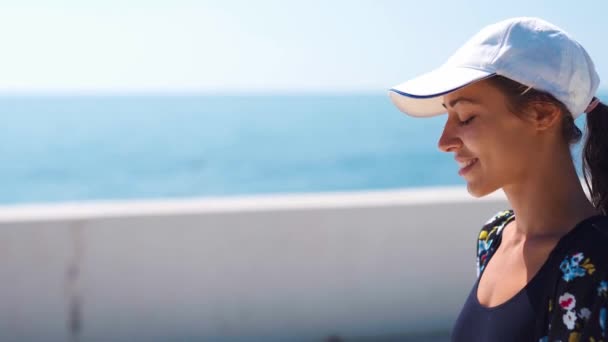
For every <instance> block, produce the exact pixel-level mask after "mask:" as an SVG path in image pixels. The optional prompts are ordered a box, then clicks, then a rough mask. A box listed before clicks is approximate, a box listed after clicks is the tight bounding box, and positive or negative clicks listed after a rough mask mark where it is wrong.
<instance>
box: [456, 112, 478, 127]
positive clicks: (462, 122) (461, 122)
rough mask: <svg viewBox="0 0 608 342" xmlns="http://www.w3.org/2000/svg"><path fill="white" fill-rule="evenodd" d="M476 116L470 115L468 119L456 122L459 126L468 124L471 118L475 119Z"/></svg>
mask: <svg viewBox="0 0 608 342" xmlns="http://www.w3.org/2000/svg"><path fill="white" fill-rule="evenodd" d="M476 117H477V116H476V115H473V116H471V117H470V118H468V119H466V120H464V121H459V122H458V124H459V125H460V126H467V125H469V124H470V123H471V122H472V121H473V119H475V118H476Z"/></svg>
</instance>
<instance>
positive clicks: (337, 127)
mask: <svg viewBox="0 0 608 342" xmlns="http://www.w3.org/2000/svg"><path fill="white" fill-rule="evenodd" d="M586 4H587V5H586V6H573V5H559V4H558V3H555V2H549V1H545V2H543V1H537V2H533V3H530V2H524V1H520V2H518V1H508V2H504V3H488V2H485V1H463V2H458V3H454V2H449V3H443V2H437V1H424V2H415V3H414V2H409V1H355V2H353V1H348V2H347V1H335V2H331V3H328V2H323V1H308V2H283V1H256V2H246V1H180V0H177V1H137V0H132V1H113V0H109V1H87V2H77V1H52V2H51V1H19V2H14V4H11V2H2V3H1V7H0V41H1V42H2V46H3V49H2V50H3V53H2V56H1V58H0V60H1V61H2V63H0V75H1V77H0V108H2V113H3V114H2V124H1V125H0V179H1V182H2V187H1V188H2V191H0V203H4V204H17V203H32V202H61V201H82V200H103V199H134V198H137V199H142V198H143V199H150V198H166V197H172V198H174V197H194V196H197V197H198V196H225V195H240V194H261V193H301V192H320V191H321V192H322V191H350V190H370V189H391V188H404V187H408V188H409V187H418V186H434V185H462V184H463V182H462V180H461V179H460V177H458V175H457V174H456V167H455V165H454V163H453V160H452V157H451V156H450V155H449V154H444V153H440V152H438V149H437V147H436V143H437V139H438V137H439V134H440V132H441V127H442V125H443V123H444V118H442V117H438V118H433V119H429V120H417V119H411V118H409V117H406V116H404V115H402V114H401V113H400V112H398V111H397V110H396V109H395V108H394V107H393V106H392V104H391V103H390V101H389V100H388V98H387V96H386V90H387V89H388V88H390V87H391V86H393V85H396V84H398V83H400V82H402V81H404V80H406V79H409V78H411V77H413V76H416V75H418V74H420V73H423V72H426V71H428V70H431V69H432V68H434V67H436V66H438V65H440V64H441V63H442V62H443V61H444V60H445V59H446V58H447V57H448V56H449V55H450V54H451V53H452V52H453V51H455V49H456V48H457V47H458V46H460V45H461V44H462V43H464V41H466V39H468V38H469V37H470V36H471V35H472V34H474V33H475V32H477V31H478V30H479V29H480V28H481V27H483V26H485V25H487V24H490V23H493V22H495V21H498V20H501V19H504V18H508V17H511V16H520V15H529V16H541V17H543V18H545V19H547V20H549V21H551V22H553V23H555V24H557V25H559V26H561V27H562V28H564V29H565V30H567V31H568V32H570V33H571V34H572V35H574V36H575V37H576V38H577V39H578V40H579V41H580V42H581V43H582V44H583V45H584V46H585V47H586V49H587V50H588V52H589V53H590V54H591V56H592V57H593V58H594V60H595V61H596V64H597V68H598V71H599V73H600V77H601V78H602V79H608V74H607V73H606V71H605V70H606V67H605V66H603V64H602V61H604V60H608V49H607V48H606V47H605V46H604V45H605V44H604V37H603V32H604V31H605V30H604V28H605V27H604V26H603V25H604V23H603V20H602V17H601V13H602V10H603V9H605V8H604V7H605V4H604V3H602V2H595V3H593V2H591V3H586ZM604 92H605V87H604V86H603V85H602V91H601V93H600V94H601V95H602V96H603V94H604ZM582 120H584V119H582ZM579 121H581V120H579Z"/></svg>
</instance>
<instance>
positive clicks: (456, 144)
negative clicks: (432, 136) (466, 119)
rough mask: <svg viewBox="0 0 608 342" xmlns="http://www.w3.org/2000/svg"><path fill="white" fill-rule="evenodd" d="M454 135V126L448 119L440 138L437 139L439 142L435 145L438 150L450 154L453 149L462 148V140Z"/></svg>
mask: <svg viewBox="0 0 608 342" xmlns="http://www.w3.org/2000/svg"><path fill="white" fill-rule="evenodd" d="M456 133H457V132H456V127H455V125H454V124H453V123H451V120H449V119H448V120H447V121H446V123H445V126H444V127H443V132H441V136H440V137H439V141H438V143H437V146H438V147H439V150H441V151H443V152H452V151H454V150H455V149H459V148H460V147H462V140H461V139H460V138H459V137H458V135H457V134H456Z"/></svg>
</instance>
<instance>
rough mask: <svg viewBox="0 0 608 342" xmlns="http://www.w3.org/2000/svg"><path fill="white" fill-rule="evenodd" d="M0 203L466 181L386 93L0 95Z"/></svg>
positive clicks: (433, 135)
mask: <svg viewBox="0 0 608 342" xmlns="http://www.w3.org/2000/svg"><path fill="white" fill-rule="evenodd" d="M0 109H1V111H2V116H1V117H2V121H1V122H0V182H1V183H0V184H1V187H0V189H1V190H0V203H2V204H17V203H32V202H59V201H78V200H103V199H135V198H137V199H151V198H167V197H171V198H175V197H191V196H228V195H240V194H262V193H264V194H268V193H299V192H317V191H351V190H370V189H391V188H404V187H418V186H438V185H457V184H464V183H463V181H462V179H461V178H460V177H459V176H458V175H457V167H456V165H455V163H454V160H453V159H452V158H453V157H452V156H451V154H446V153H442V152H439V150H438V149H437V139H438V137H439V134H440V133H441V129H442V126H443V124H444V120H445V116H439V117H436V118H430V119H415V118H410V117H407V116H405V115H402V114H401V113H400V112H398V111H397V109H395V108H394V107H393V106H392V104H391V103H390V101H389V99H388V98H387V96H386V95H385V94H384V93H381V94H377V95H376V94H372V95H340V96H338V95H324V96H320V95H302V96H270V95H264V96H88V97H87V96H79V97H69V96H56V97H52V96H38V97H34V96H22V97H0Z"/></svg>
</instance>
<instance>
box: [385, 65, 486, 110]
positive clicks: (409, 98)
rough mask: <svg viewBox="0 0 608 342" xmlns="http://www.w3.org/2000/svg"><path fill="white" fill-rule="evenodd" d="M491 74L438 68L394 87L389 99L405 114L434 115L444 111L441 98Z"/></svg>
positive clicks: (475, 70) (466, 69)
mask: <svg viewBox="0 0 608 342" xmlns="http://www.w3.org/2000/svg"><path fill="white" fill-rule="evenodd" d="M493 75H495V73H493V72H488V71H483V70H478V69H471V68H462V67H460V68H457V67H441V68H439V69H436V70H433V71H431V72H429V73H426V74H423V75H421V76H418V77H416V78H414V79H412V80H409V81H407V82H404V83H401V84H399V85H397V86H394V87H393V88H391V89H390V90H389V96H390V98H391V100H392V101H393V103H394V104H395V106H397V108H399V110H400V111H402V112H404V113H405V114H408V115H411V116H416V117H429V116H435V115H439V114H443V113H445V112H446V110H445V108H444V107H443V105H442V103H443V98H442V96H443V95H445V94H447V93H450V92H452V91H454V90H457V89H459V88H462V87H464V86H466V85H469V84H471V83H473V82H477V81H480V80H482V79H484V78H488V77H490V76H493Z"/></svg>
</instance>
